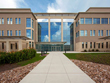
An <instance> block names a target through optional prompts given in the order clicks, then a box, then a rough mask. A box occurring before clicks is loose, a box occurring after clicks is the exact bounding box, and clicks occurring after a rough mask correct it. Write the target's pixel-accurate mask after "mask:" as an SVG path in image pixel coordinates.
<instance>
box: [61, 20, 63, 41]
mask: <svg viewBox="0 0 110 83" xmlns="http://www.w3.org/2000/svg"><path fill="white" fill-rule="evenodd" d="M61 42H63V18H61Z"/></svg>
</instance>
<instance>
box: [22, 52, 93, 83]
mask: <svg viewBox="0 0 110 83" xmlns="http://www.w3.org/2000/svg"><path fill="white" fill-rule="evenodd" d="M20 83H95V82H94V81H93V80H92V79H91V78H90V77H89V76H87V75H86V74H85V73H84V72H83V71H82V70H81V69H79V68H78V67H77V66H76V65H75V64H74V63H73V62H72V61H70V60H69V59H68V58H67V57H66V56H65V55H63V53H61V52H52V53H50V54H49V55H48V56H47V57H46V58H45V59H44V60H43V61H42V62H40V63H39V64H38V65H37V66H36V67H35V68H34V69H33V70H32V71H31V72H30V73H29V74H28V75H27V76H26V77H24V78H23V79H22V80H21V82H20Z"/></svg>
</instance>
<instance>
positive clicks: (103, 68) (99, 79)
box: [72, 60, 110, 83]
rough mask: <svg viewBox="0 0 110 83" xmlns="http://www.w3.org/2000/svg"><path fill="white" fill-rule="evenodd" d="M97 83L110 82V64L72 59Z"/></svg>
mask: <svg viewBox="0 0 110 83" xmlns="http://www.w3.org/2000/svg"><path fill="white" fill-rule="evenodd" d="M72 61H73V62H74V63H75V64H76V65H77V66H78V67H79V68H80V69H81V70H82V71H84V72H85V73H86V74H87V75H88V76H89V77H90V78H91V79H93V80H94V81H95V82H96V83H110V66H109V65H104V64H98V63H93V62H86V61H80V60H72Z"/></svg>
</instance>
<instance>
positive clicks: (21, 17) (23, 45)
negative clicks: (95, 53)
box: [0, 7, 110, 52]
mask: <svg viewBox="0 0 110 83" xmlns="http://www.w3.org/2000/svg"><path fill="white" fill-rule="evenodd" d="M39 19H44V20H45V22H39ZM68 19H70V20H72V21H70V20H69V21H65V20H68ZM55 20H57V21H55ZM109 27H110V8H106V7H103V8H101V7H100V8H99V7H91V8H89V9H88V10H87V11H86V12H79V13H33V12H31V10H30V9H25V8H20V9H17V8H15V9H4V8H3V9H0V51H7V52H10V51H18V50H22V49H27V48H29V47H30V48H32V47H33V48H35V49H36V50H37V51H42V50H48V51H64V50H68V51H84V50H85V49H86V50H92V49H94V50H96V49H99V50H100V51H107V50H109V49H110V41H109V40H108V39H106V40H103V39H101V38H102V37H106V36H110V29H109Z"/></svg>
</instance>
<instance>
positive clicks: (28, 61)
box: [17, 53, 46, 66]
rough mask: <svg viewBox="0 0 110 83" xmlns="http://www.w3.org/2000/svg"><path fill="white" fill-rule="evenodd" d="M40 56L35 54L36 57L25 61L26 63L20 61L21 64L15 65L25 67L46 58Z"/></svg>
mask: <svg viewBox="0 0 110 83" xmlns="http://www.w3.org/2000/svg"><path fill="white" fill-rule="evenodd" d="M40 55H41V54H40V53H36V56H35V57H33V58H32V59H30V60H26V61H21V62H18V63H17V64H18V65H20V66H25V65H27V64H30V63H34V62H36V61H39V60H43V59H44V58H45V57H46V56H40Z"/></svg>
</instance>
